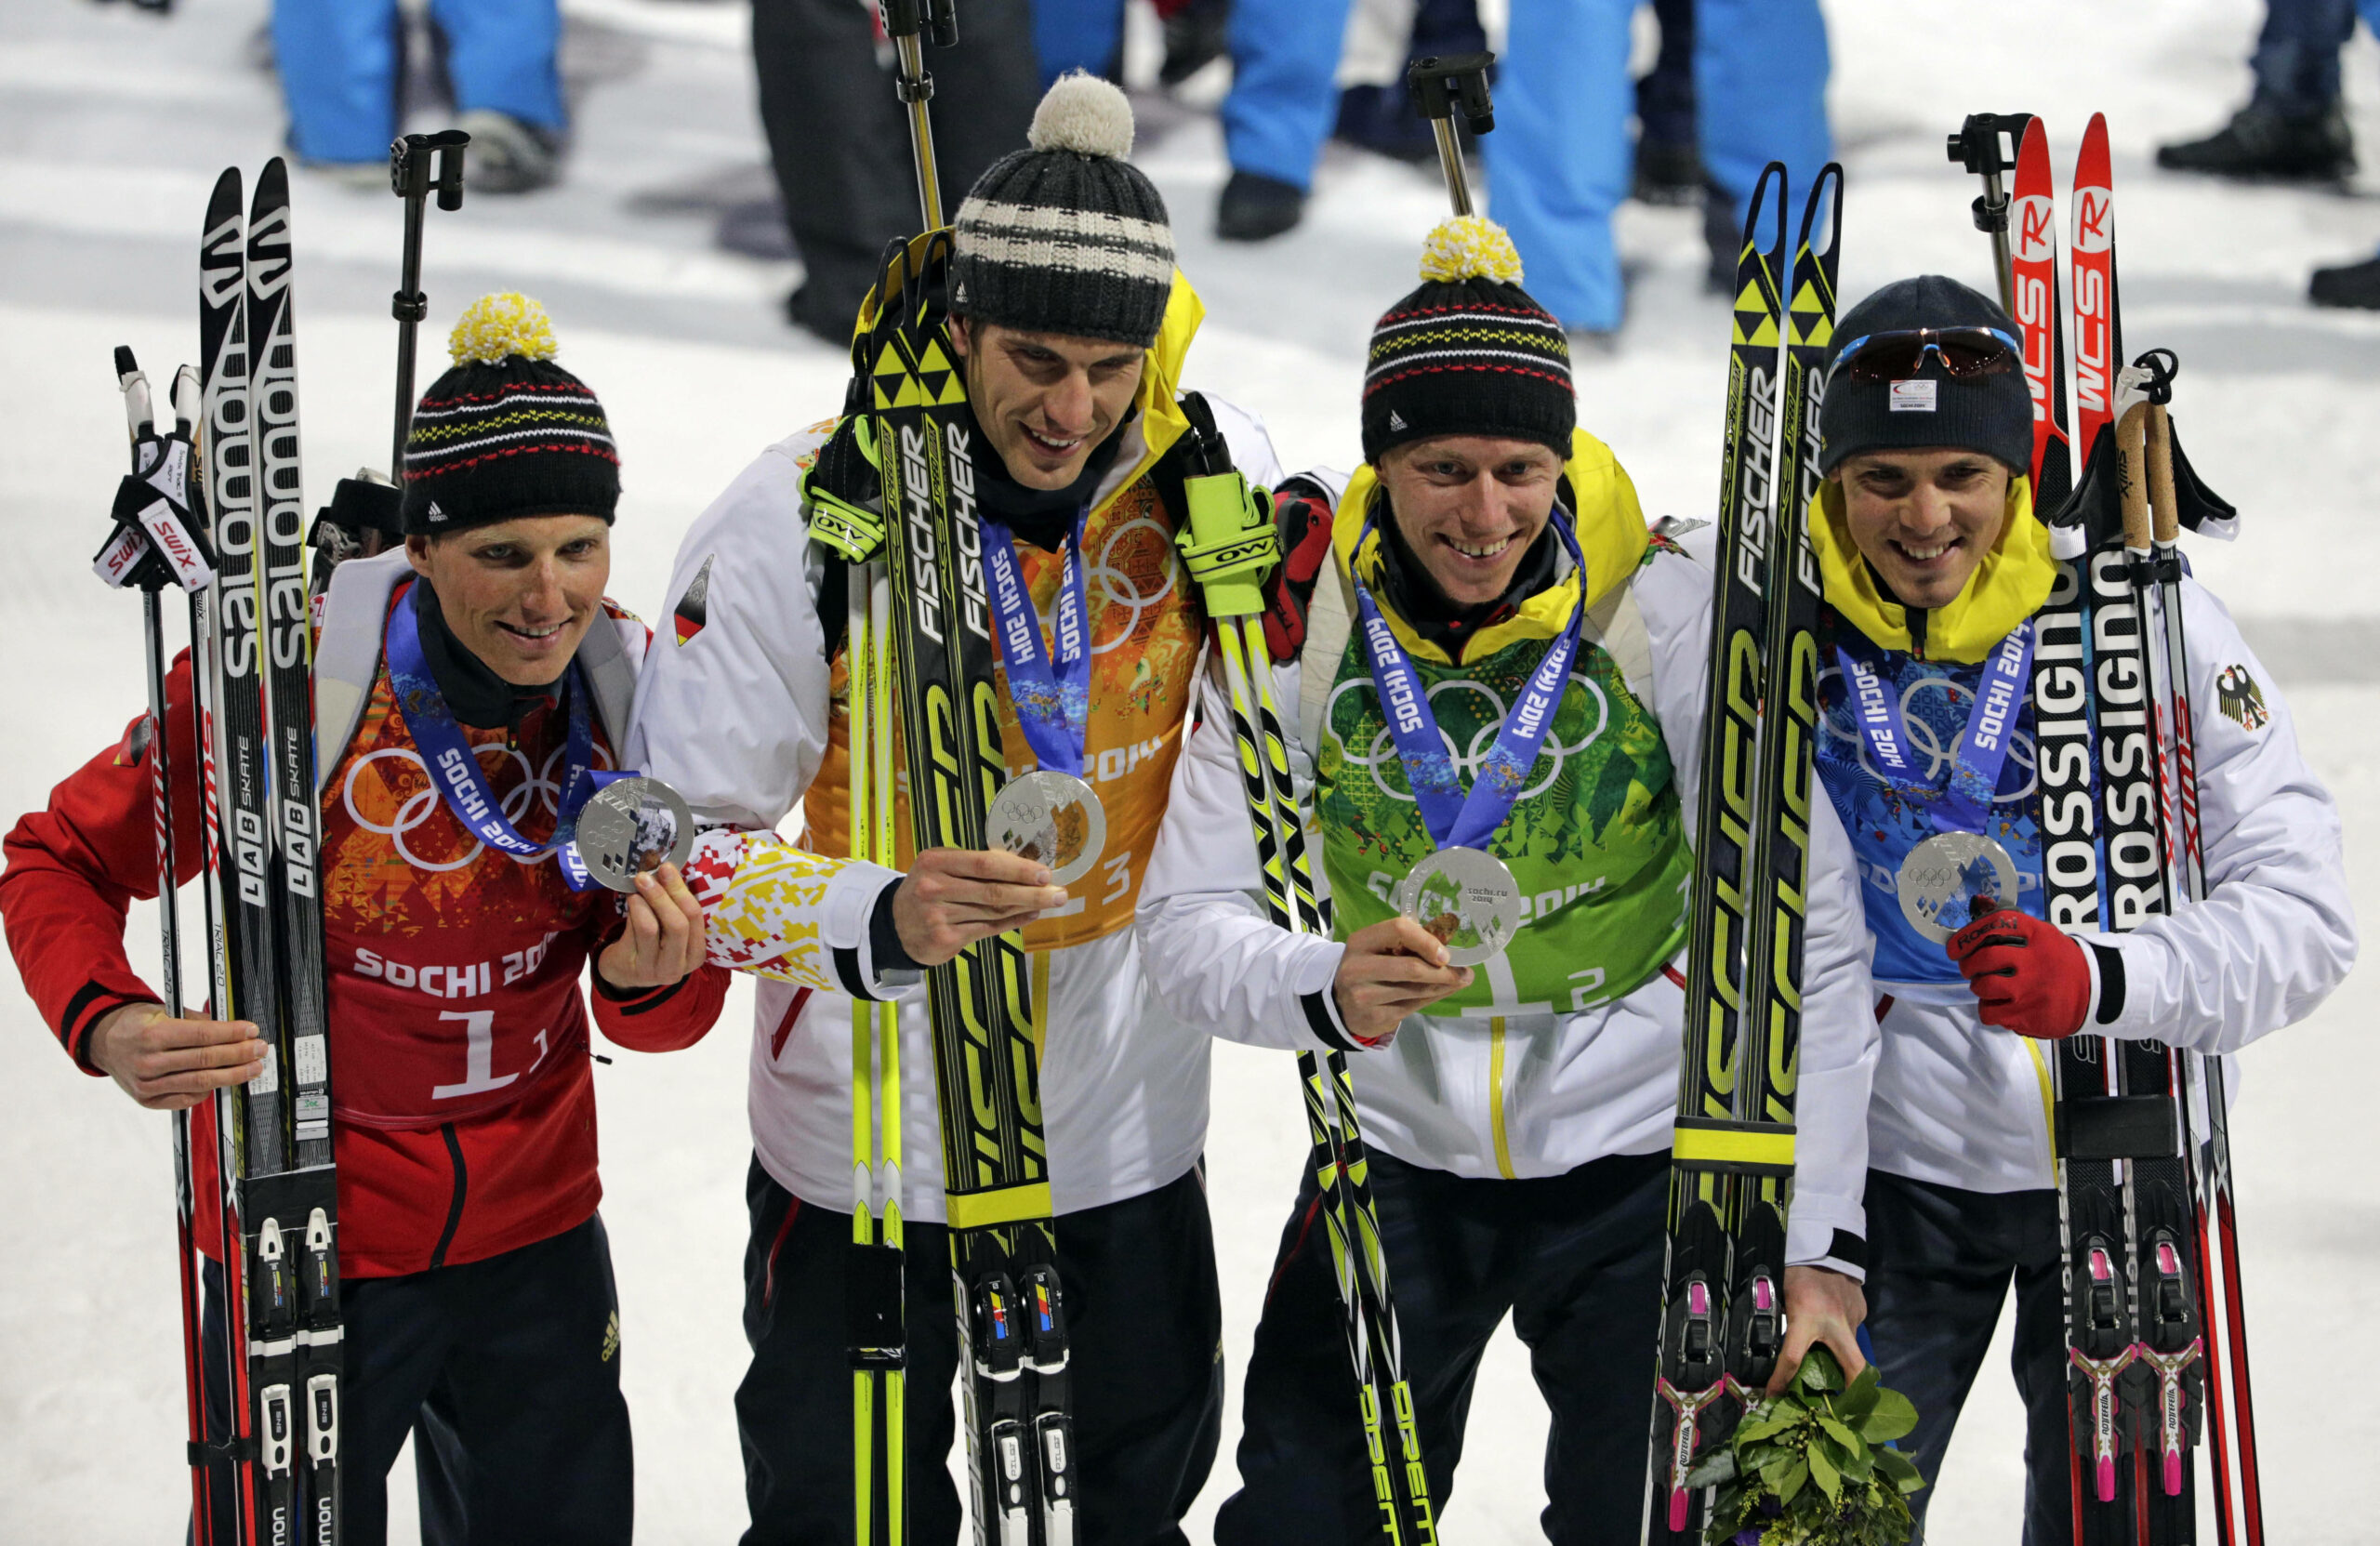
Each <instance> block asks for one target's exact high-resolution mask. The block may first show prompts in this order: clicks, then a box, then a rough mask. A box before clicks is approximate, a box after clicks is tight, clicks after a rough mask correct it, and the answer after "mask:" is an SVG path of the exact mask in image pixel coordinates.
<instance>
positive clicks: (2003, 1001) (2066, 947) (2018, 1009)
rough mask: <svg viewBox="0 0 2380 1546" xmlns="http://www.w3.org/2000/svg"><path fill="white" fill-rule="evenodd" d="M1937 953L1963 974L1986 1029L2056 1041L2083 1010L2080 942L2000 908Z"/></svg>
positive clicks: (2084, 971)
mask: <svg viewBox="0 0 2380 1546" xmlns="http://www.w3.org/2000/svg"><path fill="white" fill-rule="evenodd" d="M1943 949H1945V950H1946V951H1948V952H1949V953H1950V959H1952V960H1954V961H1956V962H1958V963H1959V970H1960V971H1962V972H1964V973H1965V975H1966V979H1967V986H1968V987H1969V988H1970V989H1971V990H1973V992H1974V994H1975V997H1976V1002H1977V1003H1978V1004H1981V1005H1982V1006H1983V1023H1984V1024H1987V1025H2000V1026H2003V1027H2005V1028H2006V1029H2008V1030H2012V1031H2015V1032H2016V1034H2017V1035H2019V1036H2030V1037H2035V1038H2037V1039H2039V1040H2043V1041H2062V1040H2064V1039H2065V1038H2066V1037H2069V1036H2072V1035H2073V1034H2074V1033H2075V1032H2077V1031H2079V1030H2081V1029H2082V1028H2083V1016H2085V1015H2087V1014H2088V1013H2090V1011H2091V963H2090V962H2089V961H2088V960H2085V959H2084V958H2083V945H2082V942H2081V941H2079V940H2077V939H2075V938H2074V937H2073V936H2071V935H2069V934H2067V933H2064V932H2061V931H2059V930H2057V929H2054V928H2052V927H2051V926H2050V925H2049V924H2047V923H2044V922H2043V921H2042V920H2041V919H2040V918H2034V917H2031V916H2030V915H2029V914H2025V913H2020V912H2017V911H2016V909H2015V908H2013V907H2003V908H2001V909H2000V910H1999V911H1997V912H1994V913H1989V914H1986V915H1985V916H1984V917H1982V918H1977V920H1976V921H1975V922H1973V923H1970V924H1968V925H1967V926H1966V927H1965V928H1964V929H1962V930H1960V931H1959V932H1957V933H1955V934H1952V935H1951V936H1950V940H1949V942H1948V943H1947V944H1945V945H1943Z"/></svg>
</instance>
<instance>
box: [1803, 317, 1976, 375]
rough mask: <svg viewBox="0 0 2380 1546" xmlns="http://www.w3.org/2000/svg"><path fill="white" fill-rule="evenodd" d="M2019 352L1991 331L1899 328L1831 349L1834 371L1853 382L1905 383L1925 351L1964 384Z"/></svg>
mask: <svg viewBox="0 0 2380 1546" xmlns="http://www.w3.org/2000/svg"><path fill="white" fill-rule="evenodd" d="M2021 352H2022V350H2021V348H2020V347H2019V345H2018V344H2017V342H2016V339H2014V338H2012V337H2009V336H2008V335H2007V334H2005V333H2003V332H2002V331H2000V329H1998V328H1996V327H1902V328H1895V329H1894V330H1892V331H1891V332H1888V333H1862V334H1861V335H1860V336H1859V337H1856V338H1854V339H1852V340H1851V341H1850V342H1849V343H1846V344H1845V345H1844V346H1843V348H1842V349H1841V350H1837V351H1836V353H1835V356H1834V369H1835V374H1837V375H1839V376H1845V377H1850V378H1851V379H1852V380H1854V381H1899V380H1907V379H1908V378H1909V377H1912V376H1915V375H1916V374H1917V373H1918V372H1919V371H1921V370H1923V369H1924V368H1925V356H1926V355H1927V354H1929V353H1930V354H1932V355H1933V356H1934V357H1935V358H1936V359H1937V360H1939V361H1941V362H1942V369H1943V371H1944V373H1945V374H1947V375H1948V376H1949V377H1950V378H1951V379H1952V380H1954V381H1966V380H1972V379H1973V378H1975V377H1978V376H1997V375H1999V374H2000V373H2001V372H2002V371H2004V370H2009V369H2012V368H2014V366H2015V365H2016V356H2017V355H2018V354H2019V353H2021Z"/></svg>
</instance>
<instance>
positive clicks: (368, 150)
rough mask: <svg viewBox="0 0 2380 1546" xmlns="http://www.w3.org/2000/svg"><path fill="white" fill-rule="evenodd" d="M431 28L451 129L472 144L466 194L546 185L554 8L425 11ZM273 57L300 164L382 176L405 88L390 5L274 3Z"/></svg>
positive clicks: (556, 101)
mask: <svg viewBox="0 0 2380 1546" xmlns="http://www.w3.org/2000/svg"><path fill="white" fill-rule="evenodd" d="M430 25H431V27H432V28H433V29H434V30H435V33H436V35H437V37H438V38H439V39H441V40H443V50H442V53H443V61H444V64H445V69H446V75H447V79H448V81H449V82H450V83H451V85H452V87H453V92H454V99H455V107H456V112H457V116H456V127H457V128H460V129H463V130H465V131H467V132H468V133H469V135H470V137H471V152H470V186H471V189H472V191H473V192H483V193H520V192H528V191H529V190H531V189H535V188H543V187H545V186H547V185H548V184H549V183H551V182H552V181H553V180H554V178H556V177H557V176H558V175H559V174H560V171H561V156H562V132H563V128H564V116H563V112H562V77H561V75H560V73H558V72H557V71H556V69H555V66H554V52H555V48H556V46H557V45H558V44H559V43H560V41H561V38H562V17H561V13H560V11H559V10H558V9H557V7H556V0H430ZM272 49H273V58H274V60H275V62H276V64H277V65H278V66H279V69H280V72H281V85H282V91H283V93H284V96H285V97H286V99H287V100H288V104H289V143H290V148H291V149H293V150H294V151H296V152H298V159H299V160H300V161H302V162H305V163H308V164H310V165H317V166H324V167H331V168H337V167H353V168H356V169H357V170H358V172H359V173H361V172H362V171H363V170H364V168H373V169H377V170H379V171H381V172H385V171H386V169H387V167H388V165H389V142H390V140H392V139H395V138H396V137H397V130H398V123H397V117H398V111H397V104H398V99H399V93H400V92H401V91H402V89H403V59H404V54H405V33H404V18H403V15H402V14H401V13H400V12H399V10H398V7H397V0H275V3H274V5H273V7H272Z"/></svg>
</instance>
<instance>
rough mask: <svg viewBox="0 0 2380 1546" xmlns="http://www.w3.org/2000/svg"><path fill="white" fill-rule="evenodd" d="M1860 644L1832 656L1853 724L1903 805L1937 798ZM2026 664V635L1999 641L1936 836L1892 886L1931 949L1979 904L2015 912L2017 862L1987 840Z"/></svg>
mask: <svg viewBox="0 0 2380 1546" xmlns="http://www.w3.org/2000/svg"><path fill="white" fill-rule="evenodd" d="M1863 644H1864V641H1862V642H1861V644H1845V645H1844V646H1841V647H1839V648H1838V649H1837V650H1836V652H1835V653H1836V659H1837V661H1838V663H1839V664H1840V665H1841V666H1842V667H1843V681H1844V683H1845V687H1846V688H1847V690H1848V692H1849V695H1850V700H1851V717H1852V720H1854V721H1855V722H1856V723H1857V724H1858V727H1859V733H1860V737H1861V739H1862V740H1863V742H1864V743H1865V745H1866V747H1867V752H1868V764H1869V766H1870V767H1871V769H1872V770H1873V771H1874V773H1875V774H1876V776H1877V777H1878V778H1880V779H1882V780H1884V783H1885V784H1886V785H1887V786H1891V787H1892V788H1893V789H1895V790H1896V791H1897V792H1899V793H1900V794H1901V795H1902V796H1903V797H1904V798H1906V797H1908V796H1910V795H1912V794H1934V793H1935V791H1934V790H1932V789H1931V788H1930V787H1929V786H1928V785H1927V784H1925V783H1923V782H1921V781H1920V779H1919V776H1918V773H1917V764H1916V759H1915V757H1914V755H1913V754H1912V751H1911V743H1910V738H1909V728H1908V724H1907V722H1906V721H1905V720H1903V718H1902V716H1901V706H1900V700H1899V698H1898V697H1897V694H1895V692H1894V689H1893V686H1892V684H1891V683H1890V682H1887V681H1884V680H1883V678H1882V676H1881V674H1880V673H1879V672H1878V671H1877V669H1876V666H1875V663H1874V661H1873V660H1872V659H1871V658H1870V656H1869V654H1868V652H1867V650H1866V649H1865V648H1864V647H1862V645H1863ZM2032 658H2033V629H2032V625H2031V624H2030V623H2025V624H2021V625H2019V626H2018V627H2017V628H2016V631H2014V632H2013V633H2011V634H2009V635H2008V637H2007V638H2005V639H2003V640H2002V641H2000V645H1999V647H1998V648H1997V649H1995V650H1993V651H1992V652H1991V654H1990V657H1989V658H1988V660H1987V661H1986V663H1985V666H1984V671H1983V679H1982V680H1981V681H1978V682H1977V684H1976V692H1975V707H1973V709H1971V710H1970V711H1969V713H1968V715H1967V722H1966V727H1965V729H1964V730H1963V731H1961V732H1960V734H1959V739H1958V744H1957V746H1956V747H1953V748H1952V753H1951V758H1950V779H1949V782H1948V784H1947V785H1946V786H1944V787H1943V788H1942V789H1941V790H1940V791H1939V793H1938V796H1937V798H1936V799H1934V800H1933V802H1932V806H1931V819H1932V821H1933V825H1934V833H1933V835H1932V836H1931V837H1928V838H1927V839H1924V841H1923V842H1920V843H1918V844H1917V845H1916V846H1915V847H1913V848H1911V850H1910V851H1909V852H1908V854H1907V855H1906V856H1905V857H1904V858H1903V859H1902V860H1901V863H1900V869H1899V872H1898V873H1897V875H1896V876H1895V877H1894V891H1895V892H1896V894H1897V896H1898V897H1899V900H1900V911H1901V916H1902V917H1903V918H1907V919H1908V920H1909V926H1910V927H1911V928H1912V929H1914V930H1916V931H1917V932H1919V933H1921V934H1923V935H1924V936H1925V937H1926V938H1927V939H1930V940H1932V941H1934V942H1935V943H1936V944H1937V945H1938V944H1941V943H1943V942H1945V941H1947V940H1949V939H1950V936H1951V935H1952V934H1954V933H1956V932H1958V931H1959V930H1960V929H1961V928H1962V927H1964V925H1965V923H1966V922H1967V919H1968V917H1969V914H1970V912H1971V911H1972V910H1973V908H1974V906H1975V905H1976V904H1977V903H1978V902H1980V903H1985V904H1988V906H1987V908H1986V910H1987V911H1989V910H1990V909H1991V908H1992V907H2003V906H2005V907H2014V906H2016V892H2017V876H2016V860H2015V859H2013V858H2011V857H2010V856H2009V853H2008V851H2007V850H2006V849H2005V848H2003V847H2002V846H2001V845H2000V843H1999V842H1998V841H1997V840H1996V839H1992V838H1990V837H1988V836H1986V835H1985V833H1984V828H1985V827H1986V826H1988V825H1989V824H1990V816H1991V802H1992V798H1993V792H1994V791H1995V790H1996V789H1997V788H1998V787H1999V785H2000V770H2001V768H2002V767H2003V765H2004V764H2005V763H2006V762H2007V760H2008V748H2009V746H2010V744H2011V743H2012V742H2014V741H2015V739H2016V713H2017V709H2018V708H2019V707H2020V706H2021V705H2022V704H2023V702H2024V696H2025V683H2026V681H2027V680H2028V679H2029V669H2030V666H2031V664H2032Z"/></svg>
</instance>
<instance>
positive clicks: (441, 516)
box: [424, 499, 446, 521]
mask: <svg viewBox="0 0 2380 1546" xmlns="http://www.w3.org/2000/svg"><path fill="white" fill-rule="evenodd" d="M424 513H425V514H427V515H428V516H429V517H430V520H432V521H443V520H445V519H446V512H445V511H444V510H442V509H439V508H438V501H437V500H435V499H432V500H431V501H430V509H428V510H427V511H425V512H424Z"/></svg>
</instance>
